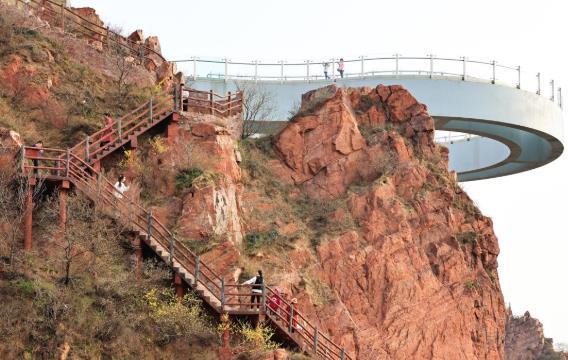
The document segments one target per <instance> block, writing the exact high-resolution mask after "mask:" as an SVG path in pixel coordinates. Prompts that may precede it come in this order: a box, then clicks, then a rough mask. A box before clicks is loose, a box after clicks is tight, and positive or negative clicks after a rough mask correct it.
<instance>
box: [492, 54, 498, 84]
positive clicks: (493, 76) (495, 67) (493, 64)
mask: <svg viewBox="0 0 568 360" xmlns="http://www.w3.org/2000/svg"><path fill="white" fill-rule="evenodd" d="M491 66H492V68H493V74H492V76H491V83H492V84H495V80H496V78H497V77H496V76H495V73H496V71H497V62H496V61H495V60H493V61H492V62H491Z"/></svg>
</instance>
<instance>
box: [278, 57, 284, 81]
mask: <svg viewBox="0 0 568 360" xmlns="http://www.w3.org/2000/svg"><path fill="white" fill-rule="evenodd" d="M279 62H280V84H282V83H284V60H280V61H279Z"/></svg>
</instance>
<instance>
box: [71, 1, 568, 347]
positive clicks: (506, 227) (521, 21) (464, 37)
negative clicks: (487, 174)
mask: <svg viewBox="0 0 568 360" xmlns="http://www.w3.org/2000/svg"><path fill="white" fill-rule="evenodd" d="M157 3H158V2H156V1H149V0H121V1H116V0H90V1H89V0H71V5H73V6H91V7H94V8H96V9H97V11H98V13H99V14H100V15H101V17H102V18H103V20H104V21H105V22H106V23H110V24H113V25H117V26H120V27H122V28H123V29H124V31H125V32H127V33H129V32H130V31H132V30H134V29H138V28H141V29H144V33H145V35H158V36H159V38H160V42H161V44H162V51H163V53H164V55H165V57H166V58H167V59H169V60H178V59H187V58H189V57H191V56H199V57H202V58H206V57H215V58H224V57H228V58H230V59H233V60H237V59H238V60H244V61H252V60H255V59H261V60H263V59H266V60H272V61H274V60H278V59H292V60H305V59H325V58H332V57H339V56H343V57H345V58H356V57H358V56H360V55H388V56H390V55H393V54H395V53H398V54H402V55H416V56H425V55H427V54H435V55H438V56H451V57H456V58H457V57H459V56H468V57H470V58H479V59H487V60H492V59H496V60H498V61H499V62H502V63H506V64H511V65H521V66H522V67H523V69H534V72H535V73H536V72H537V71H540V72H542V73H543V74H544V75H545V76H548V77H551V78H554V79H555V80H556V83H557V84H565V85H566V88H567V91H566V92H565V94H568V68H567V66H568V61H567V60H568V59H567V57H568V51H567V50H568V45H567V44H568V43H567V38H566V37H567V35H568V30H567V28H566V25H565V24H566V14H567V13H568V12H567V10H568V3H566V2H564V1H558V0H540V1H538V2H537V1H518V0H516V1H509V0H500V1H495V0H491V1H488V0H475V1H464V0H462V1H456V0H451V1H442V0H429V1H424V0H415V1H409V0H406V1H405V0H399V1H389V2H385V1H376V0H369V1H361V0H353V1H335V0H323V1H322V0H309V1H307V0H286V1H272V0H241V1H234V0H230V1H227V0H217V1H199V2H198V1H187V0H185V1H183V0H162V1H160V2H159V5H157ZM565 98H568V96H565ZM565 108H568V107H565ZM567 115H568V114H566V111H565V112H564V118H565V119H568V116H567ZM565 132H566V131H565ZM566 174H568V159H567V156H566V155H562V156H561V157H560V159H558V160H556V161H554V162H553V163H551V164H548V165H546V166H544V167H541V168H539V169H535V170H532V171H529V172H525V173H521V174H516V175H511V176H507V177H502V178H496V179H489V180H482V181H475V182H468V183H464V184H463V187H464V188H465V189H466V190H467V192H468V193H469V194H470V196H471V197H472V199H473V200H474V201H475V202H476V203H477V205H478V206H479V207H480V209H481V210H482V212H483V213H484V214H485V215H487V216H490V217H491V218H492V219H493V222H494V229H495V232H496V234H497V237H498V239H499V245H500V248H501V254H500V255H499V276H500V282H501V286H502V290H503V294H504V296H505V301H506V302H507V303H510V304H511V306H512V309H513V312H514V313H515V314H522V313H524V311H526V310H529V311H530V313H531V315H532V316H534V317H536V318H538V319H539V320H540V321H542V323H543V324H544V331H545V335H546V336H547V337H553V338H554V340H555V342H564V343H568V286H567V283H568V282H567V281H568V279H567V277H568V241H567V240H568V236H567V235H566V225H567V224H568V211H567V210H566V205H567V204H568V182H567V181H566Z"/></svg>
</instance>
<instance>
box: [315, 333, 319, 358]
mask: <svg viewBox="0 0 568 360" xmlns="http://www.w3.org/2000/svg"><path fill="white" fill-rule="evenodd" d="M318 335H319V331H318V328H315V330H314V353H315V354H316V356H317V354H318Z"/></svg>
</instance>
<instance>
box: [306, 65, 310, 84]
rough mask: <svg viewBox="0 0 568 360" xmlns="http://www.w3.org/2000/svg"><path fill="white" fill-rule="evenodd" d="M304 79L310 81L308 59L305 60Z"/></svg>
mask: <svg viewBox="0 0 568 360" xmlns="http://www.w3.org/2000/svg"><path fill="white" fill-rule="evenodd" d="M306 81H307V82H310V60H306Z"/></svg>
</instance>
